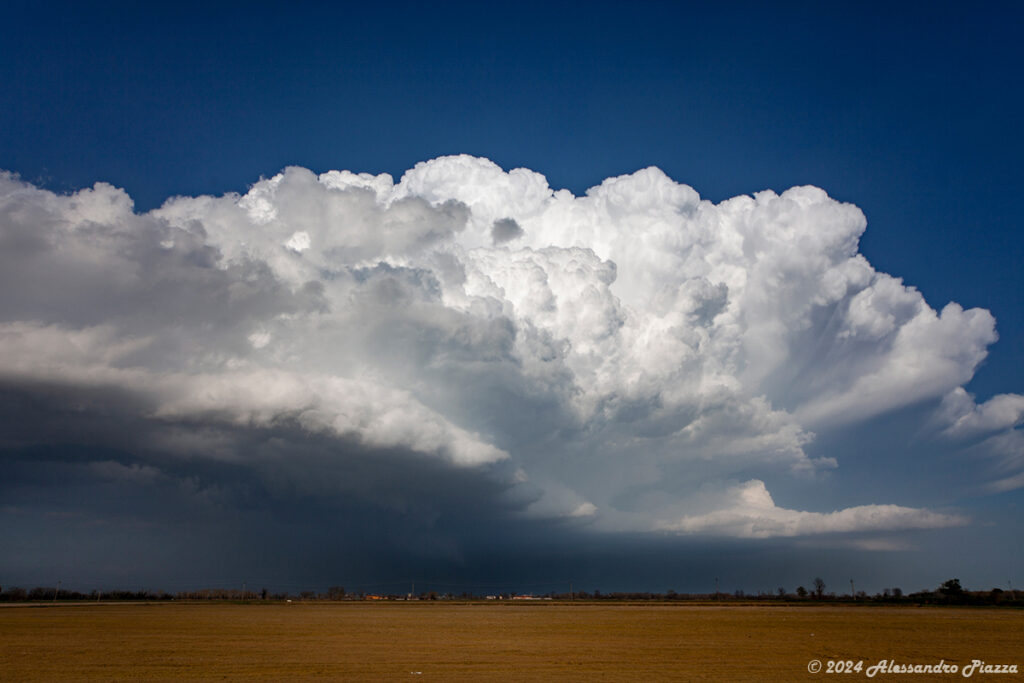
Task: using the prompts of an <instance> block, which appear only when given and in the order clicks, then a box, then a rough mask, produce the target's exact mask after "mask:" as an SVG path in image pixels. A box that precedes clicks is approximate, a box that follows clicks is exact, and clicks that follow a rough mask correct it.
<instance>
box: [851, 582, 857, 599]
mask: <svg viewBox="0 0 1024 683" xmlns="http://www.w3.org/2000/svg"><path fill="white" fill-rule="evenodd" d="M850 597H851V598H853V599H854V600H856V599H857V594H856V593H855V592H854V591H853V579H850Z"/></svg>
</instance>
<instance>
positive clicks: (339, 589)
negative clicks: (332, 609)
mask: <svg viewBox="0 0 1024 683" xmlns="http://www.w3.org/2000/svg"><path fill="white" fill-rule="evenodd" d="M344 597H345V587H344V586H331V587H330V588H328V589H327V599H328V600H342V599H343V598H344Z"/></svg>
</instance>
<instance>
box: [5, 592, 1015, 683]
mask: <svg viewBox="0 0 1024 683" xmlns="http://www.w3.org/2000/svg"><path fill="white" fill-rule="evenodd" d="M814 659H817V660H820V661H822V662H827V661H828V660H853V661H857V660H863V661H864V666H865V667H868V666H870V665H872V664H877V663H878V661H879V660H882V659H895V660H897V661H899V662H901V663H907V664H932V663H937V662H938V661H939V660H942V659H944V660H945V661H946V663H955V664H958V665H960V666H961V667H962V666H963V665H964V664H967V663H970V661H971V660H973V659H981V660H985V661H986V662H990V663H1005V664H1017V665H1018V667H1022V665H1024V612H1021V611H1019V610H999V609H957V608H914V607H843V606H836V607H833V606H813V607H804V606H799V607H798V606H715V605H711V606H692V605H677V604H676V605H597V604H552V603H548V604H542V605H535V604H531V605H509V604H500V605H496V604H444V603H442V604H437V603H433V604H428V603H411V604H410V603H405V604H402V603H398V604H368V603H329V604H315V603H314V604H301V603H294V604H287V605H285V604H272V605H259V604H256V605H229V604H180V603H175V604H100V605H67V606H65V605H55V606H11V607H5V608H3V609H0V679H2V680H4V681H71V680H76V681H77V680H103V681H128V680H132V681H135V680H164V681H189V680H223V679H234V680H246V681H248V680H257V681H260V680H262V681H286V680H297V679H325V680H394V679H409V678H410V677H414V678H420V677H430V678H433V679H435V680H522V681H530V680H583V679H587V680H593V679H596V680H609V681H627V680H644V681H648V680H685V681H696V680H715V681H738V680H776V681H790V680H813V679H815V678H826V679H835V678H840V679H847V680H849V679H851V678H864V677H865V674H864V673H860V674H853V675H848V676H836V675H834V674H833V675H828V674H827V673H826V672H825V671H822V672H821V673H818V674H817V675H814V674H811V673H809V672H808V670H807V665H808V662H809V661H811V660H814ZM414 672H415V673H414ZM961 678H962V675H959V674H958V675H952V674H946V675H943V676H935V677H932V676H926V675H913V676H907V675H902V676H901V675H896V674H889V675H886V674H879V675H877V676H876V677H875V679H876V680H893V679H899V680H911V681H925V680H940V679H941V680H955V679H961ZM974 678H975V679H978V678H981V679H982V680H992V679H993V678H994V679H996V680H1002V681H1008V680H1022V679H1024V674H1019V675H1010V676H985V675H981V674H978V675H976V676H974Z"/></svg>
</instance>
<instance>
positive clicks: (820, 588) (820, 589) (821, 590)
mask: <svg viewBox="0 0 1024 683" xmlns="http://www.w3.org/2000/svg"><path fill="white" fill-rule="evenodd" d="M824 594H825V582H824V581H822V579H821V577H820V576H816V577H814V595H815V597H817V598H818V599H819V600H821V596H823V595H824Z"/></svg>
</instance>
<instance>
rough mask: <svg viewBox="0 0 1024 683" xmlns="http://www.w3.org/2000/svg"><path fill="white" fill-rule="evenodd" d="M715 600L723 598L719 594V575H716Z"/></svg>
mask: <svg viewBox="0 0 1024 683" xmlns="http://www.w3.org/2000/svg"><path fill="white" fill-rule="evenodd" d="M715 600H721V598H720V597H719V596H718V577H717V576H716V577H715Z"/></svg>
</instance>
